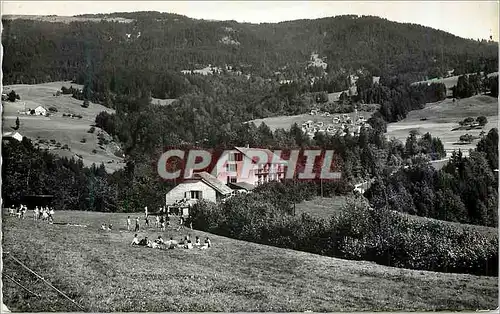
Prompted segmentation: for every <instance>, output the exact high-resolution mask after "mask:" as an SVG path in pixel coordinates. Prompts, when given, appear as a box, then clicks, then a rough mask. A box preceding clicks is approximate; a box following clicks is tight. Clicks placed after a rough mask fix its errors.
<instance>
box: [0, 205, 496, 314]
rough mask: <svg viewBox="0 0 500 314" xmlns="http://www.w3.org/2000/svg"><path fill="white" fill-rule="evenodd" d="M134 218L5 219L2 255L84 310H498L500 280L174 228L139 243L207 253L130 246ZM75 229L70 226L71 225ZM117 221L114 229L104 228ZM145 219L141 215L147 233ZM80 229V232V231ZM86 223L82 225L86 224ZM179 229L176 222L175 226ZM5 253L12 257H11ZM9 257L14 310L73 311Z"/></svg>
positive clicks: (72, 214)
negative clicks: (203, 243) (128, 223)
mask: <svg viewBox="0 0 500 314" xmlns="http://www.w3.org/2000/svg"><path fill="white" fill-rule="evenodd" d="M127 215H128V214H106V213H90V212H78V211H67V212H56V216H55V223H54V224H53V225H49V224H46V223H43V222H40V223H36V222H34V221H33V220H31V219H30V217H31V212H28V217H29V218H27V219H25V220H18V219H17V218H14V217H7V216H6V215H4V219H3V249H4V252H9V254H12V255H13V256H14V257H16V258H17V259H19V260H21V261H22V262H23V263H24V264H26V265H27V266H28V267H30V268H31V269H33V270H34V271H36V272H37V273H38V274H39V275H41V276H42V277H44V278H45V279H46V280H48V281H49V282H51V283H52V284H54V285H55V286H56V287H58V288H59V289H61V290H62V291H64V292H65V293H66V294H68V295H69V296H70V297H71V298H72V299H74V300H75V302H77V303H78V304H79V305H80V306H82V307H83V308H84V309H85V310H86V311H92V312H127V311H134V312H142V311H154V312H164V311H226V312H234V311H245V312H251V311H276V312H288V311H297V312H299V311H300V312H303V311H308V310H310V311H315V312H326V311H364V310H370V311H396V310H410V311H412V310H417V311H425V310H450V309H451V310H465V309H467V310H476V309H494V308H496V307H497V301H498V278H493V277H478V276H472V275H463V274H446V273H434V272H426V271H413V270H405V269H398V268H392V267H385V266H380V265H377V264H374V263H369V262H363V261H349V260H342V259H336V258H330V257H324V256H319V255H314V254H309V253H304V252H298V251H293V250H287V249H280V248H275V247H270V246H265V245H259V244H254V243H248V242H244V241H238V240H233V239H229V238H225V237H220V236H215V235H211V234H207V233H204V232H200V231H196V230H187V229H183V230H179V231H176V230H175V229H174V228H173V227H170V228H171V229H168V230H167V231H166V232H158V231H156V230H155V229H154V227H151V228H148V229H147V230H145V231H144V230H141V231H140V232H139V237H140V238H142V237H144V236H148V237H150V238H152V239H154V238H156V237H157V236H158V235H159V234H161V235H162V236H163V238H164V239H168V238H170V237H173V238H174V239H176V240H179V239H180V238H181V237H183V236H185V235H186V234H191V237H192V238H194V237H195V236H200V238H202V239H204V237H206V236H209V237H210V239H211V240H212V244H213V247H212V248H210V249H208V250H198V249H193V250H185V249H174V250H166V251H164V250H157V249H150V248H144V247H131V246H130V245H129V244H130V242H131V240H132V238H133V234H134V233H133V232H128V231H126V227H125V219H126V217H127ZM132 217H133V218H135V216H132ZM68 223H71V224H73V226H72V225H68ZM102 223H107V224H109V223H112V224H113V225H114V226H115V227H114V230H113V231H102V230H98V229H99V226H100V225H101V224H102ZM142 224H143V220H142V219H141V228H142V227H143V226H142ZM74 225H80V226H74ZM82 225H83V226H82ZM174 227H176V225H175V224H174ZM7 255H8V254H7ZM7 255H5V254H4V270H3V272H4V274H8V275H9V276H10V277H13V278H15V279H16V280H17V281H18V282H20V283H21V284H22V285H24V286H25V287H29V289H30V290H31V291H32V292H35V293H37V294H40V297H36V296H33V295H31V294H30V293H28V292H27V291H25V290H23V289H22V288H20V287H19V286H17V285H15V284H14V283H12V282H11V281H10V280H7V279H5V277H4V279H3V296H4V298H3V302H4V303H5V304H6V305H7V306H8V307H9V309H11V310H12V311H23V312H41V311H43V312H48V311H76V310H78V308H77V307H75V305H73V304H72V303H71V302H70V301H68V300H65V299H64V298H62V297H61V296H60V295H58V294H56V293H55V292H54V291H52V290H51V289H49V288H48V287H47V286H45V285H44V284H43V283H42V282H41V281H40V280H36V279H35V278H34V276H32V275H29V273H27V271H25V270H23V269H22V268H21V267H19V266H18V265H17V264H16V263H14V262H13V260H12V259H9V258H6V256H7Z"/></svg>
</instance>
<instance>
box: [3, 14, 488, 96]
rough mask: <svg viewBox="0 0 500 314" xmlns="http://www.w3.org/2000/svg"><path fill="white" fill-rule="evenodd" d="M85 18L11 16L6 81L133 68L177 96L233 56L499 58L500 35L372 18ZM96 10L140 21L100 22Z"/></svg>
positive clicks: (395, 60)
mask: <svg viewBox="0 0 500 314" xmlns="http://www.w3.org/2000/svg"><path fill="white" fill-rule="evenodd" d="M85 17H87V18H89V21H82V19H79V20H78V21H76V22H75V21H73V22H68V23H61V22H50V21H49V20H47V21H44V20H29V19H20V18H19V17H17V18H16V19H9V18H8V17H3V20H2V22H3V26H4V32H3V34H2V43H3V45H4V65H3V66H4V84H14V83H40V82H44V81H51V80H65V79H76V80H77V81H80V82H82V81H83V80H84V79H85V78H86V79H93V80H94V81H95V80H98V83H96V82H94V84H105V85H106V84H107V85H113V84H115V85H116V84H120V83H121V84H122V85H123V86H125V89H127V88H130V86H128V87H127V84H125V83H122V82H117V81H115V80H120V79H123V80H130V79H129V77H132V76H133V77H134V78H135V79H136V80H137V81H138V82H139V83H140V84H146V85H148V84H154V83H155V82H158V81H168V82H169V85H171V86H176V88H174V89H173V90H168V91H167V92H166V94H167V95H166V96H168V97H177V96H179V95H178V94H180V93H182V91H183V78H182V76H181V75H180V73H179V72H180V71H181V70H184V69H197V68H202V67H204V66H207V65H208V64H212V65H216V66H224V65H226V64H227V65H231V66H234V67H235V68H236V69H237V70H240V71H241V72H243V73H244V74H245V73H251V74H255V75H259V76H261V77H268V78H270V77H274V73H275V72H276V71H280V72H282V73H283V75H285V78H286V79H293V78H297V76H299V77H300V75H301V73H303V72H304V69H305V67H306V65H307V62H308V61H309V60H310V57H311V53H312V52H317V53H318V54H319V57H320V58H323V57H326V59H324V60H325V61H326V62H327V63H328V69H327V72H328V73H329V74H331V73H338V72H339V71H348V72H349V71H351V72H352V71H355V70H358V69H361V68H364V69H366V70H368V71H369V72H370V73H372V74H373V75H375V76H377V75H382V76H383V75H393V74H409V75H411V76H412V77H415V78H423V77H426V76H432V77H435V76H439V75H440V74H443V73H444V72H445V71H446V70H450V69H455V71H456V72H455V73H465V72H471V71H473V72H476V71H479V70H485V71H486V72H492V71H495V70H496V67H497V64H498V44H497V43H488V42H486V41H482V42H479V41H475V40H469V39H463V38H460V37H457V36H454V35H452V34H449V33H446V32H443V31H438V30H435V29H431V28H428V27H423V26H419V25H414V24H401V23H395V22H391V21H388V20H386V19H382V18H378V17H370V16H363V17H358V16H339V17H332V18H322V19H316V20H297V21H289V22H282V23H275V24H247V23H238V22H235V21H205V20H196V19H191V18H188V17H185V16H181V15H176V14H168V13H158V12H135V13H113V14H106V15H82V16H79V18H85ZM96 17H97V18H99V17H100V18H106V17H107V18H111V17H114V18H116V17H122V18H127V19H132V20H133V21H132V22H130V23H120V22H117V21H113V20H112V19H107V20H102V21H100V22H96ZM90 18H92V19H91V20H90ZM89 74H90V75H89ZM132 74H133V75H132ZM134 78H132V80H134ZM139 83H138V84H139ZM110 90H113V88H112V87H111V88H110ZM122 92H123V91H122Z"/></svg>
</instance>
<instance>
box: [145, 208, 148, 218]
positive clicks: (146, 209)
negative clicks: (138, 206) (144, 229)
mask: <svg viewBox="0 0 500 314" xmlns="http://www.w3.org/2000/svg"><path fill="white" fill-rule="evenodd" d="M144 216H146V218H147V217H148V207H147V206H146V207H144Z"/></svg>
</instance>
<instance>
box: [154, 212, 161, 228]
mask: <svg viewBox="0 0 500 314" xmlns="http://www.w3.org/2000/svg"><path fill="white" fill-rule="evenodd" d="M155 226H156V228H160V227H161V226H160V215H159V214H158V215H156V221H155Z"/></svg>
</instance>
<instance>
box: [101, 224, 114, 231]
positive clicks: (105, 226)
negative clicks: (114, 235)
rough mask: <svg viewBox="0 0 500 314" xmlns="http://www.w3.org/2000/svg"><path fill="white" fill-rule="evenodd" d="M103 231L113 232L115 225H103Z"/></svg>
mask: <svg viewBox="0 0 500 314" xmlns="http://www.w3.org/2000/svg"><path fill="white" fill-rule="evenodd" d="M101 230H113V225H112V224H109V225H106V224H102V225H101Z"/></svg>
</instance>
